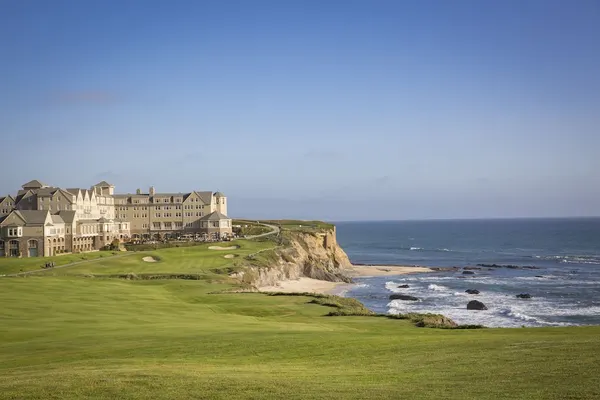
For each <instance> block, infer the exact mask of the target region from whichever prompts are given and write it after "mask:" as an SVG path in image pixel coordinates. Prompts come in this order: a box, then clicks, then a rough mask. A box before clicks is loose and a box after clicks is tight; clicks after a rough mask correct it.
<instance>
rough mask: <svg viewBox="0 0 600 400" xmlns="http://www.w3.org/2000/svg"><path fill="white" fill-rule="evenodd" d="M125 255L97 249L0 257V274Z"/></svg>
mask: <svg viewBox="0 0 600 400" xmlns="http://www.w3.org/2000/svg"><path fill="white" fill-rule="evenodd" d="M114 255H124V254H121V253H118V252H109V251H96V252H93V253H84V254H66V255H64V256H56V257H33V258H0V275H3V274H15V273H19V272H23V271H32V270H39V269H41V267H42V266H43V265H44V264H46V263H47V262H51V261H53V262H54V264H55V265H56V266H60V265H65V264H71V263H75V262H81V261H88V260H95V259H98V258H105V257H113V256H114Z"/></svg>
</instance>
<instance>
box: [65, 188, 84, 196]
mask: <svg viewBox="0 0 600 400" xmlns="http://www.w3.org/2000/svg"><path fill="white" fill-rule="evenodd" d="M65 190H66V191H67V192H69V193H71V194H73V195H75V196H77V195H79V193H80V192H81V189H77V188H68V189H65Z"/></svg>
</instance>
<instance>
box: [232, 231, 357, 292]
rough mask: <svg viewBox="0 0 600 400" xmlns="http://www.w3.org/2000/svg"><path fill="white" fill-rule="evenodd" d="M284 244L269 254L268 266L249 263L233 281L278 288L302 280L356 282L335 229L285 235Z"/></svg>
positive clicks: (290, 232)
mask: <svg viewBox="0 0 600 400" xmlns="http://www.w3.org/2000/svg"><path fill="white" fill-rule="evenodd" d="M282 235H284V241H283V244H282V245H281V246H280V247H279V248H277V249H275V250H270V251H269V252H270V253H271V254H269V257H268V259H269V262H268V263H267V264H264V263H262V265H261V263H257V262H253V260H252V259H250V260H247V261H248V262H247V264H248V265H247V266H246V267H245V268H244V269H243V270H242V271H239V272H236V273H234V274H231V275H230V276H231V277H234V278H237V279H239V280H240V281H242V282H244V283H246V284H250V285H253V286H257V287H258V286H274V285H276V284H277V283H278V282H280V281H285V280H293V279H298V278H301V277H307V278H313V279H319V280H324V281H330V282H352V279H351V278H349V277H348V276H347V275H346V274H345V270H346V269H347V268H350V267H351V266H352V264H351V263H350V260H349V259H348V256H347V255H346V253H345V252H344V250H343V249H342V248H341V247H340V246H339V245H338V244H337V239H336V235H335V228H334V229H332V230H323V231H320V232H300V231H285V232H282Z"/></svg>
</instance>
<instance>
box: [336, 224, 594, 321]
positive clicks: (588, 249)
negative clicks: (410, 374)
mask: <svg viewBox="0 0 600 400" xmlns="http://www.w3.org/2000/svg"><path fill="white" fill-rule="evenodd" d="M336 225H337V239H338V242H339V244H340V245H341V246H342V248H343V249H344V250H345V251H346V253H347V254H348V256H349V257H350V260H351V261H352V262H353V263H355V264H371V265H419V266H428V267H460V268H459V269H457V270H453V271H443V272H430V273H421V274H409V275H399V276H392V277H390V276H388V277H374V278H358V279H356V282H357V285H356V286H354V287H353V288H352V289H350V290H349V291H348V292H346V294H345V295H346V296H349V297H354V298H356V299H358V300H360V301H361V302H362V303H363V304H365V305H366V306H367V307H369V308H370V309H372V310H373V311H377V312H381V313H406V312H431V313H439V314H443V315H445V316H447V317H450V318H452V319H453V320H454V321H456V322H457V323H459V324H482V325H485V326H487V327H521V326H568V325H599V324H600V218H577V219H575V218H574V219H512V220H509V219H505V220H502V219H498V220H437V221H389V222H339V223H336ZM477 264H497V265H512V266H519V267H535V268H536V269H529V268H488V267H481V269H474V270H472V272H473V274H472V275H465V274H463V267H476V266H477ZM400 285H409V287H408V288H399V287H398V286H400ZM467 289H476V290H479V291H480V294H477V295H471V294H467V293H465V290H467ZM392 293H402V294H408V295H411V296H415V297H417V298H419V300H418V301H403V300H392V301H390V300H389V296H390V295H391V294H392ZM520 293H528V294H530V295H531V298H530V299H520V298H517V297H516V295H517V294H520ZM470 300H479V301H481V302H483V303H484V304H485V305H486V306H487V307H488V310H483V311H474V310H467V309H466V305H467V303H468V302H469V301H470Z"/></svg>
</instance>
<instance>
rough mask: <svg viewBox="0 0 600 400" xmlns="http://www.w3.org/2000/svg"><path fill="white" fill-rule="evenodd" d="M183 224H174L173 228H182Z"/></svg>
mask: <svg viewBox="0 0 600 400" xmlns="http://www.w3.org/2000/svg"><path fill="white" fill-rule="evenodd" d="M182 227H183V222H175V228H182Z"/></svg>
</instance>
